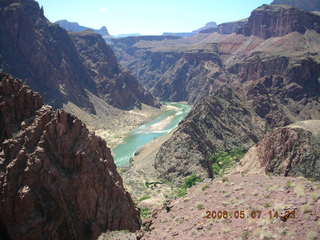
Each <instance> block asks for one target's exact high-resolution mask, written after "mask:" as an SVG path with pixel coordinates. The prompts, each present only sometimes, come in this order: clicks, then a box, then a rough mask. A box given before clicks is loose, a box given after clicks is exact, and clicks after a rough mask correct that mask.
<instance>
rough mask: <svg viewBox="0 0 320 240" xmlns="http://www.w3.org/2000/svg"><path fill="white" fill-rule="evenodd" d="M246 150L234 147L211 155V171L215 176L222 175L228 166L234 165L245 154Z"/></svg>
mask: <svg viewBox="0 0 320 240" xmlns="http://www.w3.org/2000/svg"><path fill="white" fill-rule="evenodd" d="M245 153H246V150H245V149H243V148H236V149H233V150H231V151H228V152H223V151H222V152H218V153H215V154H213V155H212V156H211V158H210V160H211V162H212V171H213V174H214V175H215V176H223V175H224V174H225V173H226V172H227V171H228V170H229V169H230V168H232V167H234V166H235V165H236V163H237V162H239V161H240V160H241V158H242V157H243V156H244V155H245Z"/></svg>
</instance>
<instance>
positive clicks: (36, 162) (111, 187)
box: [0, 74, 140, 240]
mask: <svg viewBox="0 0 320 240" xmlns="http://www.w3.org/2000/svg"><path fill="white" fill-rule="evenodd" d="M0 77H1V78H0V126H1V128H0V129H1V135H0V140H1V143H0V230H1V231H0V236H1V237H7V238H8V239H11V240H31V239H32V240H37V239H59V240H60V239H86V240H87V239H92V240H93V239H97V237H98V236H99V235H100V234H101V233H102V232H106V231H107V230H125V229H126V230H129V231H135V230H137V229H139V228H140V218H139V214H138V211H137V210H136V208H135V206H134V204H133V202H132V200H131V197H130V195H129V194H128V193H127V192H126V191H125V190H124V188H123V184H122V179H121V177H120V176H119V175H118V173H117V171H116V166H115V164H114V162H113V158H112V156H111V152H110V149H108V148H107V147H106V143H105V142H104V141H103V140H102V139H101V138H99V137H96V136H95V135H94V134H92V133H90V132H89V131H88V130H87V128H86V126H85V125H84V124H83V123H82V122H81V121H80V120H78V119H77V118H76V117H74V116H72V115H70V114H68V113H66V112H64V111H61V110H58V111H55V110H53V108H52V107H50V106H48V105H42V99H41V97H40V95H39V94H37V93H34V92H33V91H32V90H31V89H30V88H29V87H27V86H25V85H23V84H22V83H21V82H20V81H19V80H16V79H13V78H11V77H10V76H9V75H7V74H1V75H0Z"/></svg>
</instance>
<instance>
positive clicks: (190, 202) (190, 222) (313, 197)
mask: <svg viewBox="0 0 320 240" xmlns="http://www.w3.org/2000/svg"><path fill="white" fill-rule="evenodd" d="M319 196H320V185H319V182H312V181H308V180H306V179H303V178H293V177H287V178H286V177H274V176H265V175H248V176H241V175H239V174H235V175H231V176H226V177H224V178H218V179H215V180H213V181H210V182H204V183H201V184H198V185H197V186H195V187H193V188H191V189H190V190H189V193H188V195H187V196H186V197H183V198H179V199H176V200H174V201H173V202H171V203H170V204H169V205H167V206H168V207H164V208H163V209H162V210H160V211H159V210H158V211H154V212H153V214H152V215H153V217H152V218H150V219H148V225H147V227H146V231H145V233H144V236H143V237H142V239H143V240H162V239H172V240H180V239H183V240H194V239H201V240H211V239H217V240H225V239H241V240H248V239H250V240H251V239H252V240H260V239H270V240H278V239H281V240H291V239H295V240H298V239H299V240H300V239H301V240H302V239H304V240H311V239H313V240H315V239H318V236H319V235H320V231H319V229H320V228H319V226H320V218H319V216H320V208H319V206H320V198H319Z"/></svg>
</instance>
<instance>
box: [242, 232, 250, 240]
mask: <svg viewBox="0 0 320 240" xmlns="http://www.w3.org/2000/svg"><path fill="white" fill-rule="evenodd" d="M249 235H250V233H249V231H247V230H246V231H244V232H243V233H242V234H241V240H248V239H249Z"/></svg>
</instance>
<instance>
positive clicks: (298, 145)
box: [255, 120, 320, 180]
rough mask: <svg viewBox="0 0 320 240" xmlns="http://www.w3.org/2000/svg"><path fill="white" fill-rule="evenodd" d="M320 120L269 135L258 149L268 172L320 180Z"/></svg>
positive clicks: (259, 158)
mask: <svg viewBox="0 0 320 240" xmlns="http://www.w3.org/2000/svg"><path fill="white" fill-rule="evenodd" d="M319 132H320V121H316V120H314V121H304V122H299V123H296V124H294V125H292V126H289V127H285V128H280V129H276V130H274V131H272V132H271V133H270V134H268V135H266V136H265V137H264V138H263V139H262V140H261V141H260V142H259V144H258V145H257V146H256V147H255V152H256V154H257V159H258V161H259V162H260V164H261V166H262V167H263V168H264V169H265V171H266V173H270V174H275V175H282V176H304V177H308V178H314V179H317V180H319V179H320V171H319V170H320V161H319V157H320V152H319V147H320V137H319Z"/></svg>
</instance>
